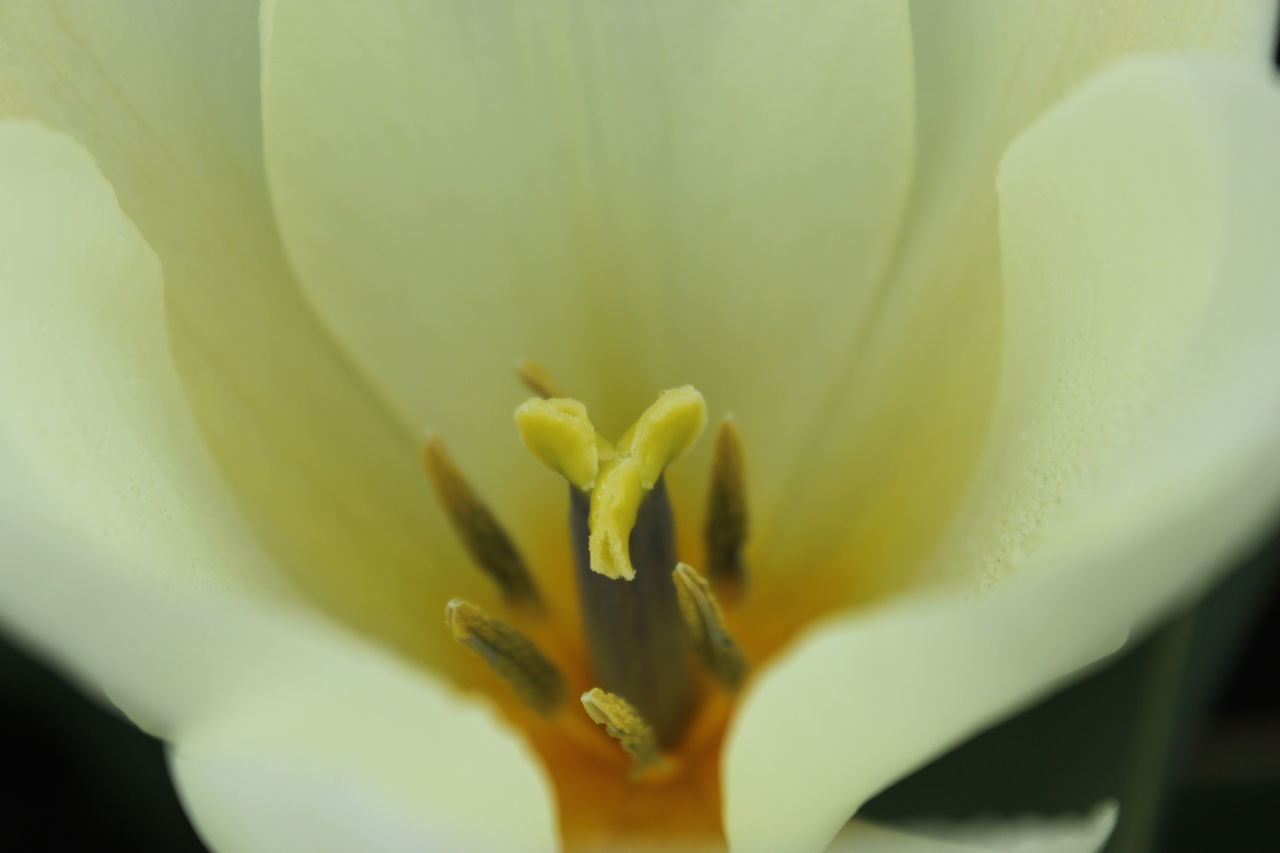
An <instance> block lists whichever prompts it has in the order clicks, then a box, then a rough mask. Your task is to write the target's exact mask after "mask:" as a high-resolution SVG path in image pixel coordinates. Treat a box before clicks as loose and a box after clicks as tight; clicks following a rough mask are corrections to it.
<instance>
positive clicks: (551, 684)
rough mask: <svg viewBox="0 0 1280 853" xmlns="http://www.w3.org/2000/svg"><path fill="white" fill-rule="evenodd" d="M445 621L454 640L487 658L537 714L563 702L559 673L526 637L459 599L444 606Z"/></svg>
mask: <svg viewBox="0 0 1280 853" xmlns="http://www.w3.org/2000/svg"><path fill="white" fill-rule="evenodd" d="M444 620H445V624H446V625H448V626H449V630H450V631H452V632H453V637H454V639H456V640H457V641H458V642H460V643H462V644H463V645H465V646H466V647H467V648H469V649H471V650H472V651H473V652H475V653H476V654H477V655H479V656H480V657H482V658H484V661H485V663H487V664H489V667H490V669H492V670H493V671H494V673H496V674H497V675H498V676H499V677H501V678H502V679H503V680H505V681H506V682H507V683H508V684H510V685H511V686H512V687H513V688H515V691H516V693H518V694H519V695H520V698H521V699H523V700H524V701H525V703H526V704H528V705H529V706H530V707H532V708H533V709H534V710H535V711H538V712H539V713H541V714H548V713H550V712H551V711H553V710H555V708H556V706H557V705H559V704H560V702H561V701H563V699H564V694H565V686H564V678H563V677H562V676H561V675H560V670H559V669H557V668H556V665H555V664H553V663H552V662H551V661H549V660H547V657H546V655H544V654H543V653H542V651H541V650H539V649H538V647H537V646H536V645H534V643H533V641H532V640H530V639H529V638H528V637H526V636H525V635H524V634H521V633H520V632H519V631H517V630H516V629H515V628H512V627H511V626H510V625H508V624H507V623H505V622H502V621H499V620H497V619H494V618H493V617H492V616H490V615H489V614H488V613H485V612H484V611H483V610H481V609H480V608H479V607H476V606H475V605H474V604H472V603H470V602H468V601H463V600H462V599H460V598H455V599H453V600H452V601H450V602H449V604H448V605H447V606H446V607H445V611H444Z"/></svg>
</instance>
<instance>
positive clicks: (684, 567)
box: [671, 563, 747, 690]
mask: <svg viewBox="0 0 1280 853" xmlns="http://www.w3.org/2000/svg"><path fill="white" fill-rule="evenodd" d="M671 579H672V580H673V581H674V582H675V586H676V597H677V598H678V599H679V601H680V613H681V614H682V615H683V616H684V624H685V628H686V629H687V630H688V631H689V641H690V644H691V645H692V646H693V650H694V652H695V653H696V654H697V655H698V658H699V659H700V660H701V661H702V663H703V665H704V666H706V668H707V671H708V672H710V673H711V675H712V676H713V677H714V678H715V679H716V681H718V682H720V683H721V684H723V685H724V686H725V687H727V688H728V689H729V690H737V689H738V688H739V687H740V686H741V685H742V679H743V678H744V677H745V676H746V674H747V659H746V658H745V657H744V656H743V654H742V649H741V648H739V647H738V643H737V642H736V641H735V640H734V639H733V636H732V635H731V634H730V633H729V629H728V628H727V627H726V626H725V624H724V613H723V612H721V610H720V604H719V602H717V601H716V599H715V596H714V595H712V594H711V586H710V585H709V584H708V583H707V581H706V579H705V578H703V577H702V575H700V574H698V573H697V571H695V570H694V568H693V567H692V566H690V565H688V564H687V563H680V564H679V565H677V566H676V569H675V571H674V572H672V573H671Z"/></svg>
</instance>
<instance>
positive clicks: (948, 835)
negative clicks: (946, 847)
mask: <svg viewBox="0 0 1280 853" xmlns="http://www.w3.org/2000/svg"><path fill="white" fill-rule="evenodd" d="M1118 815H1119V809H1118V808H1117V806H1116V804H1115V803H1114V802H1106V803H1101V804H1099V805H1098V806H1095V807H1094V808H1093V809H1092V810H1091V811H1090V812H1089V813H1088V814H1085V815H1081V816H1079V817H1077V816H1074V815H1072V816H1055V817H1041V816H1038V815H1019V816H1016V817H1000V818H978V819H974V820H967V821H954V820H924V821H918V822H916V821H912V822H909V823H908V824H907V825H906V826H905V827H904V828H905V829H906V830H908V831H910V832H912V833H919V834H921V835H926V836H929V837H931V838H939V839H946V840H948V841H951V842H954V843H957V844H964V845H966V846H967V848H972V849H977V850H989V851H993V853H996V852H997V851H998V853H1097V851H1099V850H1101V849H1102V847H1103V845H1105V844H1106V843H1107V841H1108V840H1109V839H1110V837H1111V833H1112V831H1113V830H1114V829H1115V826H1116V818H1117V817H1118ZM842 834H843V833H842Z"/></svg>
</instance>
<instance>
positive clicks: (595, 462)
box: [516, 398, 613, 491]
mask: <svg viewBox="0 0 1280 853" xmlns="http://www.w3.org/2000/svg"><path fill="white" fill-rule="evenodd" d="M516 427H517V429H519V430H520V437H521V438H522V439H523V440H524V446H525V447H526V448H528V450H529V452H530V453H532V454H533V455H534V456H536V457H538V459H540V460H541V461H542V464H544V465H546V466H547V467H548V468H550V469H551V470H552V471H555V472H556V473H557V474H560V475H561V476H562V477H564V478H565V479H566V480H568V481H569V482H570V483H573V484H574V485H575V486H577V487H578V488H579V489H582V490H583V491H590V489H591V488H592V487H593V486H594V485H595V483H596V474H597V472H598V471H599V470H600V461H601V458H602V457H605V458H608V457H610V456H612V455H613V448H612V447H610V446H609V443H608V442H607V441H605V440H604V439H603V438H601V437H600V436H599V434H598V433H596V428H595V427H594V426H592V425H591V419H590V418H588V417H587V407H586V406H584V405H582V404H581V403H579V402H578V401H577V400H564V399H554V400H539V399H537V398H534V399H530V400H526V401H525V402H523V403H521V404H520V406H519V407H518V408H517V409H516Z"/></svg>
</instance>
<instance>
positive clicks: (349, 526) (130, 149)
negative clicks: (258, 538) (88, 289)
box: [0, 0, 507, 659]
mask: <svg viewBox="0 0 1280 853" xmlns="http://www.w3.org/2000/svg"><path fill="white" fill-rule="evenodd" d="M258 6H259V4H258V2H257V0H225V2H217V3H204V2H172V3H170V2H164V3H158V4H157V3H153V2H149V0H120V2H112V3H109V4H107V3H79V2H66V0H12V2H5V3H3V4H0V115H8V116H18V117H34V118H37V119H39V120H41V121H42V122H44V123H45V124H47V125H49V126H51V127H53V128H55V129H59V130H62V131H65V132H66V133H68V134H69V135H71V136H72V137H74V138H75V139H76V140H77V141H79V142H81V143H82V144H84V145H85V146H86V147H87V148H89V150H90V151H91V152H92V153H93V155H94V157H95V158H96V161H97V163H98V166H99V168H101V169H102V171H103V172H104V174H105V175H106V177H107V178H108V180H109V181H110V182H111V184H112V185H113V186H114V188H115V190H116V192H117V193H118V195H119V202H120V206H121V207H122V208H123V209H124V212H125V214H126V215H127V216H128V217H129V218H130V219H131V220H132V221H133V222H134V223H136V225H137V227H138V229H139V230H140V231H141V232H142V234H143V235H144V237H145V239H146V241H147V243H148V244H149V245H150V246H151V248H152V249H153V250H154V251H155V253H156V255H157V256H158V257H159V259H160V262H161V264H162V266H163V269H164V277H165V292H164V294H163V299H164V302H163V306H164V319H165V321H166V323H167V325H168V338H169V345H170V347H171V348H172V350H173V355H174V360H175V361H176V363H177V367H178V372H179V376H180V377H181V380H182V383H183V386H184V387H183V390H184V392H185V394H186V396H187V399H188V401H189V403H190V406H191V409H192V410H193V412H194V413H195V416H196V421H197V423H198V424H199V426H200V429H201V433H202V435H203V437H204V440H205V442H206V443H207V445H208V446H209V448H210V450H211V452H212V455H213V457H214V460H215V463H216V465H217V467H218V468H219V470H220V472H221V473H222V475H223V476H224V477H225V478H226V479H227V480H228V482H229V483H230V485H231V486H232V489H233V491H234V494H235V497H236V500H237V502H238V503H239V506H240V508H241V510H242V511H243V513H244V515H245V517H246V518H247V519H248V521H249V522H250V523H251V524H252V526H253V527H254V528H255V530H256V531H257V532H258V533H259V534H260V535H262V538H263V542H264V544H265V545H266V546H267V547H268V548H269V549H270V551H271V552H272V555H273V557H274V559H275V562H276V564H277V565H278V566H279V567H280V570H281V571H282V572H283V573H285V574H286V575H288V576H289V578H290V580H291V581H292V582H293V584H294V585H295V586H296V587H297V588H298V589H300V590H302V591H303V592H304V593H306V594H307V595H308V596H309V597H310V598H311V599H312V600H313V601H316V602H317V603H319V604H320V605H321V606H323V607H325V608H326V609H328V610H329V612H331V613H334V614H336V615H338V616H339V617H340V618H342V619H344V620H346V621H348V622H349V623H350V624H353V625H355V626H357V627H358V628H360V629H361V630H363V631H365V632H367V633H369V634H374V635H377V636H379V637H381V638H382V639H384V640H386V641H388V642H391V643H393V644H395V645H397V646H398V647H400V648H401V649H402V650H405V651H407V652H409V653H410V654H414V655H420V656H430V655H431V654H432V653H433V652H434V651H436V650H439V649H447V648H449V645H450V641H449V639H448V637H447V635H443V636H442V634H444V632H424V631H423V630H422V629H421V625H422V622H421V618H422V616H421V614H422V612H423V610H422V608H426V609H427V610H428V611H436V610H437V608H440V607H443V606H444V604H445V602H446V601H447V600H448V598H449V597H450V596H451V595H455V594H456V595H467V596H472V597H478V599H479V600H487V599H486V598H485V596H486V595H491V593H490V592H489V591H487V590H486V589H485V583H484V581H483V579H482V578H480V577H478V576H477V575H476V574H475V573H474V572H470V571H469V570H468V568H467V566H468V563H467V557H466V555H465V554H464V553H463V551H462V549H461V547H460V546H459V545H458V544H457V542H456V540H455V539H454V537H453V536H452V534H451V532H450V530H449V527H448V523H447V521H446V519H445V518H444V516H443V514H442V513H440V512H439V511H438V510H437V509H436V507H435V502H434V500H433V498H432V496H431V491H430V485H429V484H428V483H427V482H426V479H425V478H424V477H423V476H422V475H421V473H420V469H419V468H418V467H417V465H416V462H415V460H416V458H417V455H418V453H419V445H418V435H419V434H420V428H421V427H422V426H426V425H427V424H425V423H421V424H420V423H415V424H413V425H412V426H411V427H410V426H408V425H406V424H404V423H402V422H399V421H397V420H396V419H395V417H394V416H392V415H391V414H390V413H389V410H388V409H387V408H386V407H385V406H384V405H383V403H382V401H380V400H379V399H377V397H376V396H375V395H374V394H372V393H371V392H370V390H369V389H368V387H367V386H366V385H365V384H364V382H363V379H362V378H361V377H360V376H359V374H358V373H357V372H356V371H354V370H353V369H352V368H351V367H350V365H349V364H347V363H346V361H345V358H344V356H343V355H342V354H341V353H340V352H338V351H337V349H336V348H335V347H334V345H333V344H332V343H331V342H330V341H329V339H328V336H327V334H326V332H324V330H322V328H321V327H320V326H319V324H318V323H317V321H316V320H315V318H314V313H313V312H312V310H311V308H310V307H309V306H308V305H307V304H306V302H305V300H304V299H303V298H302V296H301V294H300V293H299V292H298V291H297V288H296V285H295V283H294V281H293V279H292V277H291V275H290V273H289V271H288V269H287V265H286V263H285V260H284V256H283V252H282V251H281V248H280V245H279V242H278V240H277V237H276V232H275V226H274V222H273V214H272V211H271V207H270V202H269V200H268V196H267V192H266V185H265V180H264V176H263V170H262V163H261V159H260V158H261V150H262V143H261V134H260V126H259V122H260V115H261V104H260V101H259V76H260V75H259V70H258V49H259V38H258V36H259V33H258ZM149 316H153V317H157V318H158V316H159V315H157V314H154V313H153V314H150V315H149ZM506 405H507V402H506V401H505V400H504V401H503V403H502V405H501V406H499V407H498V408H499V409H501V408H503V407H505V406H506ZM501 417H505V415H501V416H499V417H495V418H494V420H493V421H492V423H493V425H494V426H493V430H494V435H495V436H497V435H500V434H501V432H502V430H501V423H502V421H501V419H500V418H501ZM503 439H504V440H505V436H503ZM494 443H495V444H497V443H498V442H497V439H496V438H495V442H494ZM497 485H499V484H498V483H495V482H493V481H490V480H488V479H484V478H479V482H478V486H479V487H480V488H481V489H485V490H488V489H494V488H496V486H497ZM505 508H506V507H504V508H503V509H505ZM454 567H456V568H457V569H458V570H457V571H451V570H452V569H453V568H454ZM173 570H174V571H180V570H181V567H179V566H177V565H175V566H174V567H173ZM433 602H434V603H433ZM453 657H456V656H451V659H452V658H453Z"/></svg>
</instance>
